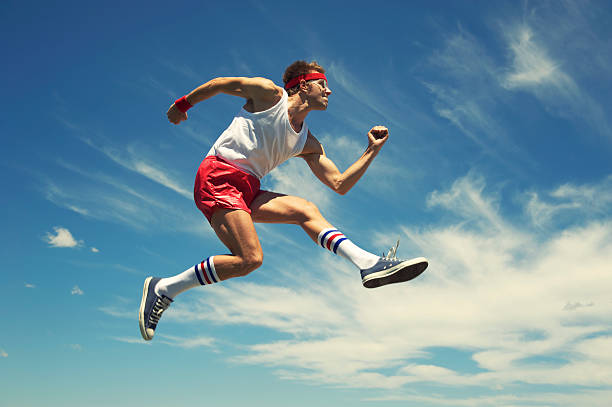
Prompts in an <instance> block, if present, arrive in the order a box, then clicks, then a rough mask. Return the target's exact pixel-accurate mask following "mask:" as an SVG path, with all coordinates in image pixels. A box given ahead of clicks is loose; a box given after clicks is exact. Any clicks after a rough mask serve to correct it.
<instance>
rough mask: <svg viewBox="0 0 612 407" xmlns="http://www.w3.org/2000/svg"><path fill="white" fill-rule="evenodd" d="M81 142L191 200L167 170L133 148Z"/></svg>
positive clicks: (86, 140)
mask: <svg viewBox="0 0 612 407" xmlns="http://www.w3.org/2000/svg"><path fill="white" fill-rule="evenodd" d="M81 140H82V141H83V142H84V143H86V144H87V145H89V146H90V147H92V148H94V149H96V150H98V151H100V152H101V153H103V154H104V155H106V156H107V157H108V158H110V159H111V160H112V161H114V162H115V163H116V164H119V165H120V166H122V167H124V168H126V169H128V170H130V171H133V172H136V173H138V174H140V175H142V176H144V177H146V178H148V179H150V180H152V181H154V182H157V183H158V184H160V185H163V186H164V187H166V188H169V189H171V190H173V191H175V192H177V193H178V194H179V195H181V196H183V197H185V198H188V199H191V198H192V197H193V193H192V192H190V191H189V189H188V188H185V187H184V186H182V185H181V184H180V182H178V181H176V179H175V177H174V176H173V175H171V174H170V171H169V170H167V169H165V168H162V167H160V166H159V165H158V164H157V165H156V164H153V163H152V162H151V161H150V160H148V159H147V158H145V157H143V156H142V155H141V154H140V153H139V152H138V149H137V148H136V147H135V146H128V147H127V148H125V149H119V148H115V147H112V146H110V145H98V144H96V143H95V142H94V141H93V140H91V139H90V138H87V137H81Z"/></svg>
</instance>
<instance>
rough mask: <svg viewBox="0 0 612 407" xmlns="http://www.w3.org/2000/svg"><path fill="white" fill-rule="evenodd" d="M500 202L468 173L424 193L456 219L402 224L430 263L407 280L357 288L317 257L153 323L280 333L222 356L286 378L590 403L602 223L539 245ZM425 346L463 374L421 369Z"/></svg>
mask: <svg viewBox="0 0 612 407" xmlns="http://www.w3.org/2000/svg"><path fill="white" fill-rule="evenodd" d="M577 188H580V186H577ZM557 190H558V189H557ZM500 196H501V195H500V194H496V193H492V192H489V191H488V189H487V186H486V184H485V181H484V179H483V178H482V177H480V176H478V175H475V174H470V175H468V176H466V177H463V178H461V179H458V180H457V181H456V182H455V183H453V184H452V186H451V187H450V188H449V189H448V190H444V191H434V192H433V193H432V194H431V195H430V197H429V203H430V206H431V208H432V209H443V210H450V211H452V212H453V214H454V216H456V217H457V218H456V220H455V221H453V222H452V223H450V224H441V225H438V226H435V225H431V226H429V227H426V228H420V229H415V228H414V227H411V226H405V227H403V231H404V235H405V236H404V237H403V238H402V240H403V241H404V242H406V241H407V240H408V242H409V243H408V246H409V249H410V250H412V251H415V252H419V253H422V254H425V255H426V256H427V257H428V258H429V260H430V268H429V270H428V271H427V272H426V273H425V274H424V275H423V276H422V277H420V278H419V279H417V280H415V281H413V282H411V283H406V284H397V285H392V286H388V287H383V288H380V289H375V290H366V289H364V288H363V287H362V286H361V284H360V281H359V274H358V272H357V270H355V269H354V268H353V267H352V266H351V265H349V264H347V263H346V262H343V260H342V259H338V258H335V257H330V256H324V255H323V254H327V253H321V256H320V258H310V259H308V260H305V262H304V264H303V265H295V266H294V267H293V269H292V275H293V276H294V277H293V278H294V279H293V280H289V281H279V282H278V284H280V285H279V286H277V285H263V284H255V283H253V282H251V281H249V280H248V279H239V280H234V281H232V282H230V283H229V284H228V285H219V286H215V287H212V288H210V289H208V290H207V295H206V299H198V300H197V301H193V302H192V301H189V300H188V299H189V297H185V300H184V302H181V301H180V300H179V301H177V303H176V304H175V305H174V307H173V309H171V310H169V311H168V316H167V317H168V319H171V320H173V321H175V322H179V321H193V320H202V319H207V320H212V321H214V322H216V323H219V324H250V325H257V326H263V327H267V328H270V329H273V330H276V331H278V332H280V333H282V335H283V337H284V338H283V339H279V340H270V341H266V342H262V343H255V344H252V345H250V346H249V347H248V352H246V353H245V354H243V355H239V356H236V357H234V358H233V360H234V361H237V362H243V363H250V364H259V365H268V366H271V367H274V368H276V369H278V370H277V374H278V375H279V376H280V377H282V378H285V379H290V380H304V381H310V382H314V383H326V384H332V385H339V386H348V387H351V386H356V387H360V388H363V387H371V388H373V389H379V390H382V389H386V390H385V392H386V391H394V392H398V393H402V392H403V391H405V390H407V389H408V388H409V387H410V388H412V389H414V387H413V386H409V384H411V383H425V384H431V385H438V386H451V387H453V386H476V387H485V388H496V389H498V392H499V400H501V401H500V403H499V404H497V405H512V401H511V396H512V394H513V390H512V389H513V388H514V385H515V384H517V383H529V384H549V385H559V386H587V387H585V388H584V389H583V390H581V391H582V393H581V394H582V397H584V398H585V399H588V398H589V397H595V395H596V394H598V393H599V390H598V389H597V388H598V387H602V386H603V387H606V386H612V363H610V361H609V357H608V356H606V355H607V352H606V349H607V347H609V346H610V339H609V338H610V337H609V336H606V332H608V333H609V332H610V330H611V329H612V325H611V324H610V320H609V315H610V312H612V301H611V299H610V295H609V287H610V286H612V269H611V268H610V264H612V220H611V219H610V218H609V217H607V216H606V215H605V214H604V215H602V216H603V217H602V216H600V217H598V218H596V219H592V220H588V221H584V222H576V224H574V225H573V226H571V227H567V228H565V229H564V230H562V231H560V232H554V233H551V234H549V235H547V236H543V235H542V233H541V231H539V229H538V228H537V227H536V226H535V225H534V224H531V223H529V222H523V223H518V222H511V221H509V220H508V219H507V217H506V216H504V214H503V212H502V210H501V207H502V205H501V202H500V199H501V198H500ZM406 237H407V239H406ZM404 245H406V243H404ZM313 269H314V270H329V273H327V272H324V273H313V272H312V270H313ZM302 279H303V281H302ZM194 298H195V297H194ZM205 310H206V312H204V311H205ZM287 335H289V338H287ZM432 347H437V348H440V347H443V348H452V349H458V350H462V351H463V352H464V353H466V355H468V356H466V358H468V360H467V361H466V362H468V361H469V362H470V363H471V364H472V365H474V366H475V367H476V368H477V369H476V371H474V370H473V369H472V368H470V370H464V368H462V367H461V366H454V365H447V361H445V360H437V361H436V362H435V363H433V362H431V363H423V359H424V358H425V359H426V358H428V357H431V355H435V353H436V351H435V349H434V350H432ZM608 353H609V352H608ZM469 355H471V356H469ZM551 358H552V359H551ZM549 360H552V361H549ZM591 372H597V374H591ZM589 386H591V387H592V388H590V387H589ZM504 389H508V390H504ZM536 393H537V394H536V395H534V396H533V399H538V398H542V399H545V398H547V397H550V398H551V399H552V398H554V397H558V398H559V399H563V398H564V397H566V396H564V395H563V394H557V395H555V394H553V395H547V394H546V393H538V392H536ZM374 394H376V393H374ZM411 397H419V392H418V391H416V392H415V394H413V395H412V396H411ZM576 397H577V396H576ZM530 399H531V398H530ZM463 404H464V405H469V403H463ZM494 404H495V403H494ZM596 404H597V403H595V404H594V405H596ZM451 405H453V404H452V403H451ZM456 405H461V403H457V404H456Z"/></svg>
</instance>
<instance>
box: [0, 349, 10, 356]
mask: <svg viewBox="0 0 612 407" xmlns="http://www.w3.org/2000/svg"><path fill="white" fill-rule="evenodd" d="M0 358H8V353H6V352H5V351H4V349H0Z"/></svg>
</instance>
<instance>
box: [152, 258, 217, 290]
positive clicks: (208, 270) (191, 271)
mask: <svg viewBox="0 0 612 407" xmlns="http://www.w3.org/2000/svg"><path fill="white" fill-rule="evenodd" d="M219 281H220V280H219V277H218V276H217V272H216V271H215V264H214V262H213V257H212V256H211V257H209V258H207V259H206V260H204V261H203V262H201V263H200V264H196V265H195V266H194V267H190V268H188V269H187V270H185V271H183V272H182V273H180V274H177V275H176V276H173V277H169V278H162V279H161V280H160V281H159V282H158V283H157V285H156V286H155V294H157V295H160V296H161V295H165V296H166V297H168V298H171V299H173V298H174V297H176V296H177V295H179V294H180V293H182V292H183V291H187V290H189V289H190V288H194V287H198V286H201V285H208V284H214V283H218V282H219Z"/></svg>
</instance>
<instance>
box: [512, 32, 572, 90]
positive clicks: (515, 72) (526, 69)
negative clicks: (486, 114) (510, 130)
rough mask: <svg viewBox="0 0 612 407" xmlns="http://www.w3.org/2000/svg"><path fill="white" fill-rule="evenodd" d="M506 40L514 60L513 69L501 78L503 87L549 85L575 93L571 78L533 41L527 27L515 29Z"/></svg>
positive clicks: (531, 33)
mask: <svg viewBox="0 0 612 407" xmlns="http://www.w3.org/2000/svg"><path fill="white" fill-rule="evenodd" d="M508 40H509V47H510V50H511V51H512V54H513V57H514V59H513V67H512V68H513V69H512V70H511V71H510V72H508V74H506V76H505V77H504V78H503V82H502V84H503V85H504V86H505V87H507V88H509V89H512V88H520V87H530V86H536V85H546V84H550V85H554V86H558V87H567V88H568V91H570V92H573V91H575V89H574V88H575V85H574V83H573V81H572V80H571V78H569V77H568V76H567V75H566V74H565V73H563V71H561V69H560V66H559V64H558V63H556V62H554V61H552V60H551V58H550V57H549V56H548V55H547V52H546V51H545V50H544V49H543V48H542V47H541V46H540V45H538V44H537V43H536V42H535V41H534V39H533V32H532V31H531V29H530V28H529V27H528V26H525V25H523V26H520V27H517V28H516V31H515V32H514V33H512V34H509V39H508ZM572 89H574V90H572Z"/></svg>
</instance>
